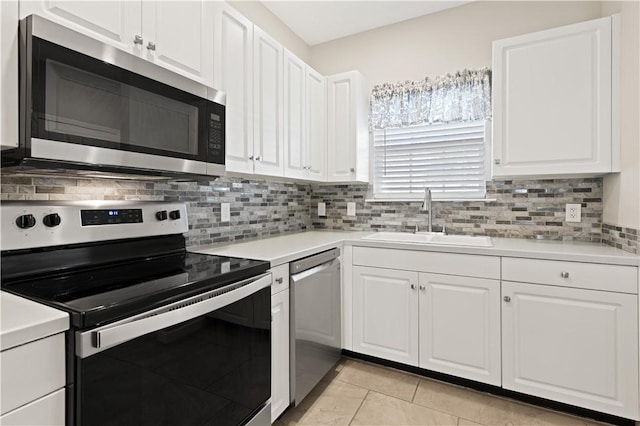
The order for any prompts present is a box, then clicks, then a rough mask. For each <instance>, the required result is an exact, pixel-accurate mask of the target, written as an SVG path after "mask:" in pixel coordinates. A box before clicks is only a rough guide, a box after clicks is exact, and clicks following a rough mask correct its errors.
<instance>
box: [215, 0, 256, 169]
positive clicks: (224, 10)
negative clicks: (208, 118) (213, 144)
mask: <svg viewBox="0 0 640 426" xmlns="http://www.w3.org/2000/svg"><path fill="white" fill-rule="evenodd" d="M214 33H215V36H214V51H213V57H214V87H215V88H216V89H218V90H222V91H224V92H226V94H227V104H226V163H225V165H226V169H227V170H228V171H230V172H244V173H253V91H252V80H253V47H252V46H253V24H252V23H251V21H249V20H248V19H247V18H245V17H244V16H243V15H242V14H240V13H239V12H237V11H236V10H235V9H234V8H232V7H231V6H229V5H228V4H226V3H225V2H214Z"/></svg>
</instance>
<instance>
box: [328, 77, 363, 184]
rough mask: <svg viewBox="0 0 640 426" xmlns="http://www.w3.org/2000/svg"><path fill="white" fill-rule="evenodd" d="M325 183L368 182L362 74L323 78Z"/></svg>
mask: <svg viewBox="0 0 640 426" xmlns="http://www.w3.org/2000/svg"><path fill="white" fill-rule="evenodd" d="M327 106H328V113H327V114H328V117H327V120H328V126H327V146H328V150H327V152H328V160H327V169H328V170H327V180H328V181H329V182H368V181H369V132H368V128H367V111H368V98H367V93H366V91H365V88H364V81H363V77H362V74H360V73H359V72H358V71H349V72H345V73H342V74H336V75H332V76H329V77H327Z"/></svg>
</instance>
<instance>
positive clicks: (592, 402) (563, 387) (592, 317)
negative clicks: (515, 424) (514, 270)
mask: <svg viewBox="0 0 640 426" xmlns="http://www.w3.org/2000/svg"><path fill="white" fill-rule="evenodd" d="M502 295H503V297H504V300H503V302H502V351H503V352H502V369H503V370H502V385H503V387H504V388H506V389H511V390H515V391H518V392H523V393H527V394H531V395H536V396H540V397H542V398H547V399H551V400H555V401H560V402H565V403H567V404H573V405H577V406H581V407H586V408H590V409H592V410H596V411H601V412H604V413H610V414H615V415H617V416H621V417H626V418H630V419H638V302H637V298H638V296H637V295H630V294H623V293H610V292H604V291H594V290H582V289H574V288H566V287H552V286H546V285H536V284H524V283H517V282H508V281H507V282H503V283H502Z"/></svg>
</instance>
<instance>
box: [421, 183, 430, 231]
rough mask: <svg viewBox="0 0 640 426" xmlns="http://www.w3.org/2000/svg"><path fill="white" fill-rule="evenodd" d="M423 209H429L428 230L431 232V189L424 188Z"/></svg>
mask: <svg viewBox="0 0 640 426" xmlns="http://www.w3.org/2000/svg"><path fill="white" fill-rule="evenodd" d="M422 211H428V214H427V232H431V189H429V187H428V186H427V187H425V188H424V201H423V202H422Z"/></svg>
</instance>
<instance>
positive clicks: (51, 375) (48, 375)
mask: <svg viewBox="0 0 640 426" xmlns="http://www.w3.org/2000/svg"><path fill="white" fill-rule="evenodd" d="M64 351H65V348H64V334H63V333H60V334H56V335H54V336H51V337H47V338H46V339H41V340H36V341H35V342H31V343H27V344H26V345H22V346H17V347H15V348H12V349H9V350H6V351H4V352H2V353H0V367H1V368H2V392H1V396H0V402H1V406H2V414H4V413H6V412H8V411H11V410H14V409H16V408H18V407H20V406H21V405H24V404H27V403H29V402H31V401H34V400H36V399H38V398H40V397H41V396H43V395H46V394H48V393H50V392H53V391H55V390H57V389H60V388H63V387H64V385H65V360H64Z"/></svg>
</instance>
